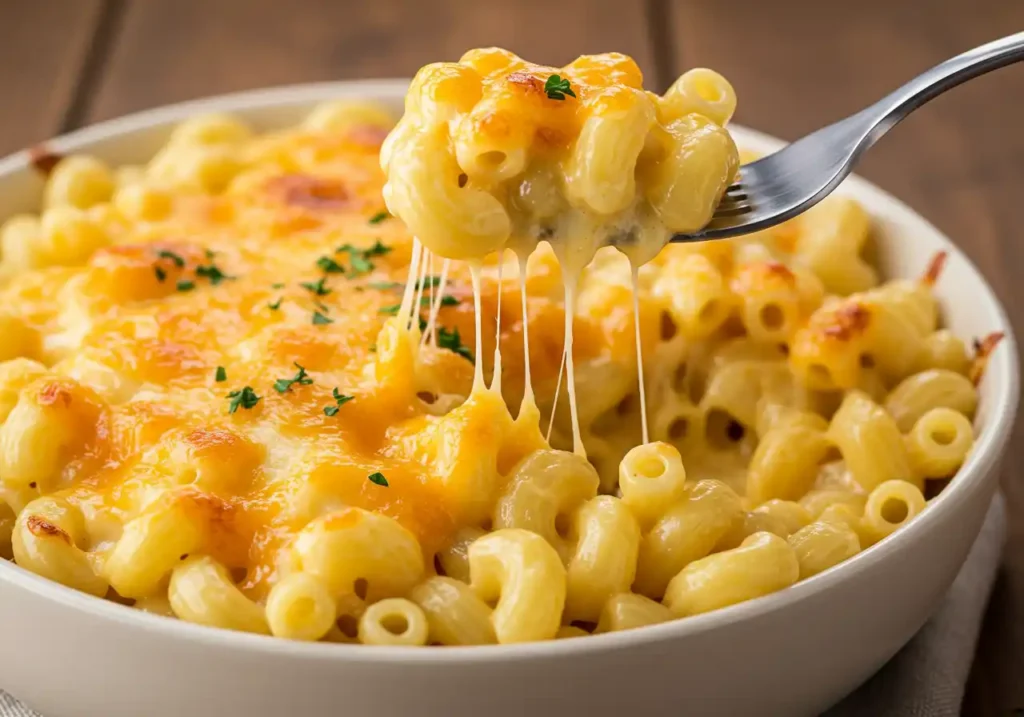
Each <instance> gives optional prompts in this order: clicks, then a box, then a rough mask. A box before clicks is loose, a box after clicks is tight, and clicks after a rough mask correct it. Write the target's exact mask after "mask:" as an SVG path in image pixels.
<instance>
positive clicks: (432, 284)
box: [413, 276, 441, 289]
mask: <svg viewBox="0 0 1024 717" xmlns="http://www.w3.org/2000/svg"><path fill="white" fill-rule="evenodd" d="M440 285H441V277H440V276H427V277H424V278H423V286H424V287H426V288H428V289H435V288H437V287H438V286H440ZM413 288H415V289H418V288H420V282H419V281H417V282H416V286H415V287H413Z"/></svg>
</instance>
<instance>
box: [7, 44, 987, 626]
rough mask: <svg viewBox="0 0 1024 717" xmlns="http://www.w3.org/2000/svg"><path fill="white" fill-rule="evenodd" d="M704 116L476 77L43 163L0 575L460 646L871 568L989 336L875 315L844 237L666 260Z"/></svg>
mask: <svg viewBox="0 0 1024 717" xmlns="http://www.w3.org/2000/svg"><path fill="white" fill-rule="evenodd" d="M734 104H735V95H734V93H733V91H732V88H731V87H730V86H729V85H728V83H727V82H725V80H724V79H722V78H721V77H720V76H718V75H717V74H715V73H713V72H711V71H709V70H693V71H691V72H688V73H686V74H685V75H683V77H682V78H680V80H679V81H678V82H677V83H676V84H675V85H674V86H673V88H672V89H671V90H670V91H669V92H668V93H667V94H666V95H665V96H664V97H658V96H656V95H653V94H651V93H647V92H644V91H643V90H642V84H641V76H640V72H639V70H638V69H637V68H636V65H635V64H634V63H633V62H632V60H630V59H629V58H627V57H624V56H621V55H600V56H594V57H584V58H580V59H579V60H577V61H575V62H573V63H572V64H570V65H568V66H567V67H565V68H561V69H555V68H545V67H540V66H536V65H530V64H528V63H525V62H524V61H522V60H520V59H519V58H517V57H515V56H514V55H512V54H510V53H507V52H505V51H501V50H493V49H492V50H476V51H473V52H470V53H468V54H467V55H466V56H465V57H464V58H463V59H462V60H461V61H460V62H459V63H451V64H440V65H431V66H429V67H427V68H425V69H424V70H423V71H422V72H421V73H420V74H419V75H417V78H416V80H415V81H414V82H413V85H412V88H411V89H410V93H409V97H408V100H407V106H406V114H405V117H404V118H403V119H402V120H401V121H400V122H399V123H398V125H397V127H396V128H395V129H394V130H393V131H391V128H392V124H393V118H392V117H391V116H390V115H389V113H388V111H387V110H386V109H385V108H382V107H378V106H376V105H374V104H372V103H358V102H356V103H353V102H340V101H339V102H333V103H328V104H326V105H324V106H322V107H319V108H317V109H315V110H314V111H313V112H312V113H311V114H310V115H309V117H308V118H307V119H306V120H305V121H304V122H302V123H301V124H300V125H299V126H296V127H292V128H288V129H284V130H280V131H275V132H271V133H268V134H257V133H255V132H254V131H253V130H252V129H251V128H250V127H249V126H247V125H246V124H245V122H243V121H242V120H240V119H238V118H236V117H232V116H228V115H220V114H217V115H206V116H199V117H195V118H192V119H189V120H187V121H185V122H184V123H183V124H181V125H180V126H178V127H177V128H175V129H174V131H173V132H172V133H171V135H170V137H169V139H168V141H167V144H166V146H165V147H164V148H163V149H161V150H160V151H159V152H158V153H157V155H156V156H155V157H153V158H152V159H151V160H150V161H149V162H148V163H146V164H145V165H140V166H128V167H120V168H113V167H110V166H108V165H106V164H105V163H104V162H102V161H101V160H99V159H97V158H94V157H88V156H71V157H65V158H60V161H59V162H57V164H56V166H55V167H53V168H52V171H51V172H50V173H49V176H48V179H47V182H46V188H45V192H44V194H43V198H42V204H41V209H40V211H39V213H38V214H25V215H19V216H15V217H10V218H8V219H7V221H6V222H5V223H4V224H3V226H2V228H0V252H2V253H0V337H2V340H0V556H2V557H4V558H8V559H13V560H14V562H16V563H17V564H18V565H19V566H21V567H22V568H25V569H28V570H31V571H33V572H35V573H38V574H39V575H42V576H45V577H47V578H49V579H51V580H54V581H56V582H59V583H62V584H64V585H67V586H69V587H72V588H75V589H78V590H81V591H84V592H87V593H89V594H91V595H95V596H97V597H105V598H108V599H111V600H115V601H117V602H121V603H124V604H129V605H134V606H135V607H136V608H138V609H142V610H145V611H148V612H152V613H155V614H159V615H167V616H176V617H177V618H179V619H182V620H186V621H189V622H194V623H198V624H202V625H209V626H216V627H221V628H227V629H232V630H240V631H246V632H252V633H257V634H267V635H273V636H277V637H282V638H287V639H293V640H324V641H331V642H344V643H363V644H367V645H426V644H431V645H483V644H493V643H513V642H521V641H526V640H546V639H562V638H574V637H580V636H585V635H589V634H591V633H601V632H610V631H617V630H626V629H632V628H637V627H642V626H645V625H653V624H656V623H662V622H665V621H668V620H671V619H674V618H682V617H686V616H689V615H694V614H699V613H703V612H706V611H709V610H714V609H717V608H720V607H724V606H727V605H731V604H735V603H737V602H739V601H743V600H748V599H751V598H755V597H758V596H761V595H765V594H768V593H771V592H774V591H778V590H781V589H783V588H785V587H787V586H789V585H792V584H793V583H795V582H796V581H798V580H801V579H806V578H810V577H812V576H814V575H816V574H818V573H820V572H822V571H825V570H827V569H829V568H830V567H832V566H834V565H836V564H838V563H840V562H841V561H843V560H846V559H847V558H849V557H851V556H853V555H855V554H856V553H858V552H860V551H861V550H864V549H866V548H868V547H869V546H870V545H872V544H873V543H875V542H878V541H880V540H883V539H885V537H886V536H888V535H889V534H891V533H892V532H893V531H894V530H896V529H897V528H899V527H900V526H901V525H903V524H904V523H906V522H907V521H909V520H911V519H912V518H913V517H914V516H916V515H917V514H919V513H920V512H921V511H923V510H927V505H928V498H929V497H931V496H932V495H934V493H935V492H936V491H937V488H938V487H939V486H941V485H942V483H943V482H944V481H946V480H948V479H950V478H952V477H953V476H954V475H955V473H956V472H957V470H958V469H959V467H960V465H961V464H962V463H963V462H964V460H965V458H966V457H967V455H968V454H969V452H970V450H971V447H972V444H973V441H974V432H973V428H972V424H971V419H972V417H973V414H974V411H975V409H976V407H977V401H978V394H977V391H976V389H975V384H976V381H977V379H978V377H979V375H980V371H981V369H982V367H983V365H984V360H985V357H986V356H987V354H988V353H990V352H991V350H992V349H994V347H995V345H996V344H997V343H998V336H993V337H989V338H988V339H987V340H986V341H984V342H983V343H982V344H981V345H980V346H981V348H980V349H979V350H977V351H976V352H975V353H976V354H977V355H976V356H972V355H971V353H970V352H969V350H968V348H967V347H966V346H965V344H964V343H963V342H962V341H961V340H959V339H958V338H956V337H955V336H953V335H951V334H950V333H949V332H948V331H946V330H944V329H942V328H941V321H940V311H939V308H938V306H937V304H936V301H935V298H934V296H933V293H932V287H933V285H934V283H935V282H936V281H939V280H940V279H941V276H940V274H941V268H942V266H941V265H942V259H943V257H941V256H940V257H936V258H934V259H933V260H932V261H931V263H930V264H929V263H928V262H927V261H926V260H923V261H922V264H923V266H922V278H921V280H919V281H894V282H889V283H879V279H878V275H877V273H876V272H875V269H874V268H873V267H872V266H871V264H870V263H869V262H868V261H867V260H866V259H865V258H864V257H865V251H864V250H865V245H866V243H867V241H868V240H869V235H870V219H869V217H867V216H866V214H865V212H864V211H863V209H862V208H861V207H860V206H859V205H858V204H857V203H856V202H854V201H851V200H849V199H845V198H842V197H836V198H831V199H828V200H826V201H825V202H823V203H822V204H821V205H819V207H817V208H816V209H814V210H812V211H810V212H808V213H807V214H805V215H803V216H801V217H799V218H797V219H795V220H793V221H791V222H789V223H787V224H785V225H783V226H781V227H778V228H776V229H772V230H770V231H767V232H763V233H761V234H758V235H756V236H752V237H748V238H744V239H737V240H732V241H721V242H715V243H709V244H702V245H693V246H678V245H669V246H667V247H664V248H663V244H664V243H665V241H666V240H667V239H668V237H669V235H670V234H671V233H673V232H674V231H686V230H690V229H695V228H698V227H700V226H701V225H702V224H703V223H705V222H706V221H707V220H708V219H709V217H710V215H711V213H712V212H713V211H714V208H715V205H716V203H717V201H718V199H719V197H720V196H721V194H722V192H723V191H724V189H725V187H726V186H727V185H728V184H729V182H731V181H732V179H733V176H734V175H735V173H736V171H737V165H738V160H737V153H736V149H735V147H734V145H733V143H732V139H731V138H730V136H729V134H728V132H727V130H726V129H725V124H726V122H727V121H728V119H729V117H730V115H731V114H732V110H733V107H734ZM389 132H391V133H390V137H389V139H387V140H386V141H385V137H387V136H389ZM382 144H383V149H382ZM381 165H383V171H381ZM385 202H386V204H385ZM386 209H390V210H391V211H392V212H394V214H395V216H392V215H391V214H389V212H388V211H387V210H386ZM414 235H415V237H416V238H414ZM605 244H610V246H604V245H605ZM563 376H564V378H563ZM563 383H565V387H564V390H563V388H562V385H563ZM510 407H512V408H510Z"/></svg>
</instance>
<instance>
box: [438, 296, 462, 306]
mask: <svg viewBox="0 0 1024 717" xmlns="http://www.w3.org/2000/svg"><path fill="white" fill-rule="evenodd" d="M458 304H459V300H458V299H457V298H456V297H454V296H449V295H447V294H446V295H444V296H442V297H441V306H458Z"/></svg>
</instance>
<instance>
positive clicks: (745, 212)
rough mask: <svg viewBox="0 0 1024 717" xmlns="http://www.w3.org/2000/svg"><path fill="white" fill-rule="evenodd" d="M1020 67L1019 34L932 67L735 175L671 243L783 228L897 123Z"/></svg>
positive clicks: (1023, 55) (1023, 52) (1023, 42)
mask: <svg viewBox="0 0 1024 717" xmlns="http://www.w3.org/2000/svg"><path fill="white" fill-rule="evenodd" d="M1020 60H1024V32H1019V33H1017V34H1016V35H1010V36H1009V37H1004V38H1002V39H999V40H995V41H994V42H990V43H988V44H986V45H982V46H981V47H976V48H974V49H973V50H968V51H967V52H965V53H963V54H962V55H957V56H956V57H954V58H952V59H949V60H946V61H945V62H943V63H942V64H940V65H936V66H935V67H933V68H932V69H930V70H928V71H927V72H925V73H924V74H922V75H919V76H918V77H916V78H915V79H913V80H911V81H910V82H908V83H907V84H905V85H903V86H902V87H900V88H899V89H898V90H896V91H895V92H892V93H891V94H889V95H887V96H886V97H884V98H882V99H881V100H879V101H878V102H876V103H875V104H873V105H871V106H870V107H868V108H866V109H864V110H861V111H860V112H858V113H857V114H855V115H852V116H850V117H847V118H846V119H843V120H840V121H838V122H836V123H835V124H831V125H829V126H828V127H824V128H823V129H819V130H818V131H816V132H813V133H811V134H809V135H807V136H806V137H804V138H802V139H800V140H797V141H796V142H794V143H792V144H790V145H788V146H787V147H785V148H784V149H781V150H779V151H778V152H776V153H774V154H771V155H769V156H767V157H764V158H762V159H759V160H757V161H756V162H751V163H750V164H745V165H743V166H742V167H741V168H740V175H739V179H738V181H737V182H736V183H735V184H733V185H732V186H730V187H729V188H728V190H727V191H726V194H725V196H724V197H723V199H722V202H721V204H719V206H718V209H717V210H715V214H714V217H713V218H712V220H711V222H710V223H709V224H708V225H707V226H706V227H704V228H703V229H701V230H700V231H697V232H693V233H692V234H676V235H675V236H673V237H672V241H674V242H694V241H706V240H709V239H726V238H728V237H735V236H739V235H741V234H749V233H750V232H756V231H759V230H761V229H767V228H768V227H771V226H774V225H775V224H779V223H780V222H784V221H785V220H787V219H790V218H792V217H794V216H796V215H797V214H800V213H801V212H804V211H806V210H807V209H810V208H811V207H813V206H814V205H815V204H817V203H818V202H820V201H821V200H822V199H824V198H825V197H826V196H827V195H828V194H829V193H830V192H831V191H832V190H833V189H835V188H836V186H837V185H838V184H839V183H840V182H841V181H842V180H843V179H844V178H845V177H846V175H848V174H849V173H850V171H851V170H852V169H853V165H854V163H855V162H856V161H857V160H858V159H859V158H860V156H861V155H862V154H863V153H864V151H865V150H867V149H868V148H869V147H871V146H872V145H873V144H874V143H875V142H877V141H878V139H879V138H880V137H881V136H882V135H884V134H885V133H886V132H888V131H889V130H890V129H892V127H894V126H895V125H896V124H897V123H898V122H899V121H900V120H902V119H903V118H904V117H906V116H907V115H909V114H910V113H911V112H913V111H914V110H916V109H917V108H918V107H920V106H921V105H923V104H924V103H925V102H927V101H928V100H930V99H932V98H933V97H937V96H938V95H940V94H942V93H943V92H945V91H946V90H948V89H951V88H953V87H956V86H957V85H959V84H960V83H962V82H966V81H967V80H969V79H971V78H973V77H977V76H978V75H983V74H985V73H986V72H989V71H991V70H995V69H997V68H999V67H1003V66H1004V65H1009V64H1011V63H1014V62H1018V61H1020Z"/></svg>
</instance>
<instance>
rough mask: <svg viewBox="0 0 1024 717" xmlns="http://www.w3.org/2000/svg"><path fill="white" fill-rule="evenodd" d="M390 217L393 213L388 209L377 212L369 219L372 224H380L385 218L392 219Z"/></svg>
mask: <svg viewBox="0 0 1024 717" xmlns="http://www.w3.org/2000/svg"><path fill="white" fill-rule="evenodd" d="M390 218H391V215H390V214H388V213H387V212H386V211H383V212H377V213H376V214H374V215H373V216H372V217H370V218H369V220H368V221H369V223H370V224H380V223H381V222H382V221H384V220H385V219H390Z"/></svg>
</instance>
